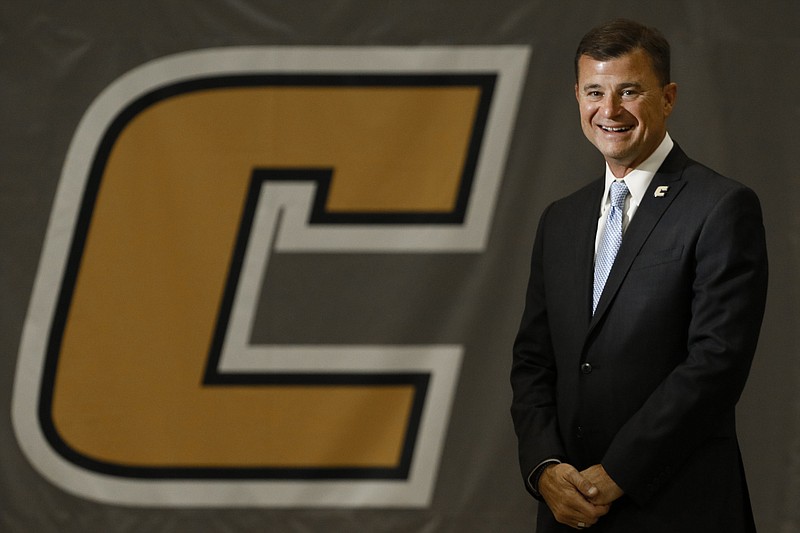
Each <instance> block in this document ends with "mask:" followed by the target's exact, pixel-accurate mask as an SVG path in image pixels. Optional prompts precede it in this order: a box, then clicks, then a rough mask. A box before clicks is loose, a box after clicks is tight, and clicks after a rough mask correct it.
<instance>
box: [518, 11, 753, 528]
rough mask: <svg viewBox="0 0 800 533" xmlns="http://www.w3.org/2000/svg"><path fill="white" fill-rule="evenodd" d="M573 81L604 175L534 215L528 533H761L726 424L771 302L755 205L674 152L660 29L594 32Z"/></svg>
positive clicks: (523, 334) (524, 389)
mask: <svg viewBox="0 0 800 533" xmlns="http://www.w3.org/2000/svg"><path fill="white" fill-rule="evenodd" d="M575 69H576V85H575V94H576V97H577V100H578V104H579V107H580V116H581V125H582V127H583V131H584V133H585V135H586V137H587V138H588V139H589V140H590V141H591V142H592V144H594V145H595V147H596V148H597V149H598V150H599V151H600V152H601V153H602V154H603V156H604V158H605V161H606V174H605V177H604V178H601V179H599V180H597V181H595V182H593V183H591V184H589V185H588V186H587V187H584V188H583V189H581V190H579V191H577V192H576V193H574V194H572V195H570V196H568V197H566V198H564V199H562V200H559V201H557V202H555V203H553V204H551V205H550V206H549V207H548V208H547V209H546V210H545V212H544V213H543V215H542V217H541V220H540V222H539V227H538V231H537V235H536V240H535V243H534V247H533V255H532V263H531V275H530V280H529V285H528V291H527V295H526V300H525V311H524V313H523V317H522V323H521V326H520V330H519V333H518V335H517V338H516V341H515V343H514V360H513V367H512V371H511V384H512V388H513V394H514V398H513V403H512V407H511V412H512V417H513V420H514V425H515V429H516V432H517V436H518V439H519V457H520V465H521V469H522V474H523V478H524V481H525V485H526V488H527V489H528V490H529V491H530V492H531V494H533V495H534V496H535V497H536V498H538V499H540V500H541V501H542V502H543V503H542V504H540V505H539V513H538V520H537V532H539V533H548V532H558V531H571V530H572V529H583V528H587V527H591V528H592V529H593V530H594V531H609V532H614V533H659V532H664V533H693V532H697V533H737V532H751V531H754V530H755V526H754V521H753V516H752V511H751V509H750V502H749V496H748V492H747V485H746V481H745V476H744V470H743V467H742V463H741V456H740V453H739V446H738V442H737V437H736V428H735V415H734V408H735V405H736V403H737V401H738V399H739V397H740V395H741V393H742V390H743V388H744V385H745V381H746V379H747V375H748V372H749V370H750V364H751V361H752V358H753V354H754V352H755V349H756V343H757V340H758V335H759V330H760V327H761V320H762V317H763V312H764V306H765V300H766V288H767V257H766V247H765V238H764V229H763V224H762V218H761V208H760V205H759V202H758V198H757V197H756V195H755V194H754V193H753V192H752V191H751V190H750V189H748V188H747V187H745V186H743V185H741V184H739V183H737V182H735V181H733V180H730V179H727V178H725V177H723V176H721V175H719V174H717V173H716V172H714V171H713V170H710V169H709V168H707V167H705V166H703V165H701V164H699V163H697V162H695V161H693V160H691V159H689V158H688V157H687V156H686V154H684V152H683V151H682V150H681V149H680V147H678V145H677V144H675V143H674V142H673V141H672V139H671V138H670V136H669V134H668V133H667V127H666V121H667V118H668V117H669V115H670V113H671V112H672V108H673V105H674V103H675V99H676V95H677V86H676V85H675V84H674V83H671V82H670V74H669V44H668V43H667V41H666V40H665V39H664V38H663V36H662V35H661V34H660V33H659V32H658V31H657V30H654V29H652V28H648V27H645V26H642V25H640V24H638V23H635V22H632V21H627V20H616V21H612V22H610V23H608V24H605V25H603V26H600V27H598V28H595V29H593V30H591V31H590V32H589V33H587V34H586V36H585V37H584V38H583V40H582V41H581V43H580V45H579V47H578V51H577V53H576V56H575ZM620 242H621V244H620Z"/></svg>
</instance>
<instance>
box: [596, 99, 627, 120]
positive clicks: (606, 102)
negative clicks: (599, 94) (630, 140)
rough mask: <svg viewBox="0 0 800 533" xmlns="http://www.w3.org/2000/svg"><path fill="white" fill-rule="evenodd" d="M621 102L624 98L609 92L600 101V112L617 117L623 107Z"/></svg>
mask: <svg viewBox="0 0 800 533" xmlns="http://www.w3.org/2000/svg"><path fill="white" fill-rule="evenodd" d="M621 104H622V100H621V99H620V97H619V95H616V94H607V95H605V97H603V100H602V101H601V102H600V112H601V113H602V114H603V116H605V117H615V116H617V115H618V114H619V112H620V109H622V105H621Z"/></svg>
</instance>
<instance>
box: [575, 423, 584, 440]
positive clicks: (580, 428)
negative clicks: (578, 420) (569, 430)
mask: <svg viewBox="0 0 800 533" xmlns="http://www.w3.org/2000/svg"><path fill="white" fill-rule="evenodd" d="M575 436H576V437H578V438H579V439H582V438H583V426H578V428H577V429H576V431H575Z"/></svg>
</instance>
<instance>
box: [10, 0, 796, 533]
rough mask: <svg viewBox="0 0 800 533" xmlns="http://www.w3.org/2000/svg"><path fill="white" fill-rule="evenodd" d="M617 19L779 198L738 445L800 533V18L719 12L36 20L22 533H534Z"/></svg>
mask: <svg viewBox="0 0 800 533" xmlns="http://www.w3.org/2000/svg"><path fill="white" fill-rule="evenodd" d="M617 16H625V17H629V18H634V19H637V20H640V21H641V22H644V23H646V24H651V25H654V26H656V27H658V28H659V29H661V30H662V31H663V32H664V34H665V35H666V36H667V38H668V39H669V40H670V42H671V44H672V54H673V78H674V80H675V81H676V82H677V83H678V86H679V90H678V99H677V105H676V110H675V112H674V113H673V115H672V117H671V118H670V127H669V131H670V134H671V136H672V138H673V139H674V140H675V141H676V142H678V143H679V144H680V145H681V147H682V148H683V149H684V150H685V151H686V152H687V154H688V155H689V156H690V157H692V158H694V159H697V160H699V161H701V162H703V163H705V164H707V165H708V166H710V167H712V168H714V169H715V170H717V171H719V172H720V173H722V174H725V175H728V176H730V177H732V178H735V179H737V180H739V181H741V182H743V183H745V184H747V185H748V186H750V187H752V188H753V189H754V190H755V191H756V192H757V193H758V195H759V197H760V199H761V202H762V206H763V208H764V213H765V224H766V229H767V238H768V245H769V251H770V292H769V300H768V306H767V313H766V317H765V322H764V326H763V329H762V337H761V341H760V344H759V349H758V353H757V355H756V359H755V362H754V365H753V368H752V372H751V375H750V379H749V382H748V385H747V388H746V389H745V392H744V395H743V397H742V399H741V401H740V403H739V407H738V431H739V436H740V441H741V445H742V453H743V456H744V461H745V467H746V470H747V474H748V481H749V484H750V492H751V498H752V502H753V507H754V512H755V516H756V522H757V525H758V526H759V530H760V531H764V532H773V531H774V532H781V533H791V532H800V507H798V506H797V504H796V502H797V500H798V499H799V498H800V374H798V372H797V370H796V368H795V366H794V365H793V364H792V363H791V361H793V360H795V359H796V356H797V353H798V346H797V344H798V341H800V336H798V328H796V324H798V323H800V309H798V306H797V304H796V302H797V301H798V295H797V294H796V292H797V289H796V287H797V286H798V282H799V281H800V279H798V274H797V271H798V268H797V267H798V262H799V261H800V238H798V237H800V212H799V211H798V210H797V209H795V208H793V207H792V206H791V202H792V201H793V199H794V197H795V195H794V193H795V192H796V191H797V190H798V183H800V181H798V179H797V171H796V170H795V168H794V166H793V164H792V163H791V158H792V157H793V156H794V154H795V152H796V150H797V148H798V146H800V133H798V128H797V126H796V124H797V122H798V120H799V119H800V106H799V105H798V104H796V103H794V100H795V98H794V97H793V95H792V92H793V90H794V88H795V85H794V82H795V81H797V78H798V74H797V73H798V72H800V39H798V37H797V30H796V25H797V21H798V20H800V4H798V3H796V2H779V1H771V2H761V3H758V4H757V5H756V4H752V5H749V4H729V3H725V2H721V1H710V0H709V1H688V0H687V1H681V2H660V1H659V2H648V3H646V4H644V3H642V2H633V1H613V2H612V1H608V0H600V1H596V2H592V3H587V2H581V1H577V0H568V1H565V2H544V1H531V0H499V1H494V2H482V1H477V0H468V1H462V2H446V1H418V0H412V1H406V2H391V1H380V2H375V1H367V0H341V1H331V2H312V1H301V2H279V1H275V0H218V1H215V2H191V1H187V0H169V1H156V0H144V1H141V2H122V1H119V0H112V1H97V0H91V1H84V2H48V1H28V0H24V1H23V0H6V1H5V2H4V3H3V4H2V6H0V80H2V81H1V82H0V109H2V112H1V113H0V116H2V117H3V120H2V125H0V146H2V149H0V168H1V169H2V171H1V172H0V284H1V285H0V291H2V294H3V298H2V300H1V301H0V353H2V354H4V356H3V358H2V359H1V360H0V390H2V391H5V393H4V394H2V395H0V412H2V413H5V415H4V416H2V417H0V457H2V461H0V501H1V502H2V504H0V529H2V530H3V531H9V532H29V531H42V532H49V531H59V532H95V531H96V532H101V531H102V532H110V531H111V532H116V531H148V532H151V531H152V532H162V531H163V532H178V531H186V532H188V531H191V532H205V531H208V532H211V531H241V532H249V531H253V532H255V531H280V532H284V531H285V532H311V531H314V532H316V531H326V532H349V531H370V532H389V531H391V532H395V531H398V532H399V531H414V532H447V531H453V532H455V531H458V532H462V531H469V532H472V531H474V532H495V531H502V532H531V531H534V530H535V525H534V522H535V513H536V505H537V504H536V502H535V501H534V500H533V499H531V498H530V496H529V495H528V494H527V493H526V492H525V490H524V488H523V485H522V480H521V478H520V475H519V470H518V466H517V456H516V440H515V437H514V432H513V428H512V425H511V420H510V416H509V405H510V398H511V395H510V387H509V383H508V373H509V368H510V359H511V353H510V350H511V344H512V341H513V338H514V335H515V333H516V328H517V326H518V322H519V318H520V314H521V311H522V304H523V298H524V290H525V285H526V281H527V274H528V261H529V255H530V250H531V245H532V240H533V236H534V232H535V230H536V224H537V221H538V218H539V215H540V214H541V212H542V210H543V209H544V208H545V207H546V206H547V205H548V204H549V203H550V202H552V201H553V200H555V199H557V198H560V197H562V196H564V195H566V194H568V193H569V192H572V191H573V190H575V189H577V188H578V187H579V186H581V185H583V184H585V183H587V182H588V181H589V180H591V179H593V178H596V177H598V176H600V175H601V173H602V171H603V163H602V159H601V157H600V155H599V154H598V153H597V151H596V150H595V149H594V148H593V147H592V146H591V145H590V144H589V143H588V142H587V141H586V140H585V138H584V137H583V134H582V133H581V130H580V125H579V123H578V110H577V108H576V103H575V96H574V89H573V84H574V73H573V66H572V60H573V53H574V50H575V47H576V46H577V43H578V41H579V39H580V38H581V36H582V35H583V33H584V32H585V31H586V30H587V29H589V28H590V27H592V26H594V25H596V24H598V23H600V22H603V21H605V20H608V19H610V18H614V17H617ZM393 145H394V146H393ZM448 171H449V172H448ZM151 229H152V231H150V230H151ZM204 318H205V319H206V320H204ZM195 346H196V349H195V350H194V351H192V348H193V347H195ZM192 354H196V357H192ZM126 356H128V357H126ZM193 372H194V373H193ZM248 415H250V416H248ZM307 448H308V449H307Z"/></svg>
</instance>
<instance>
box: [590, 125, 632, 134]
mask: <svg viewBox="0 0 800 533" xmlns="http://www.w3.org/2000/svg"><path fill="white" fill-rule="evenodd" d="M598 127H599V128H600V129H601V130H603V131H607V132H609V133H623V132H626V131H630V130H632V129H633V126H618V127H611V126H603V125H598Z"/></svg>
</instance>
